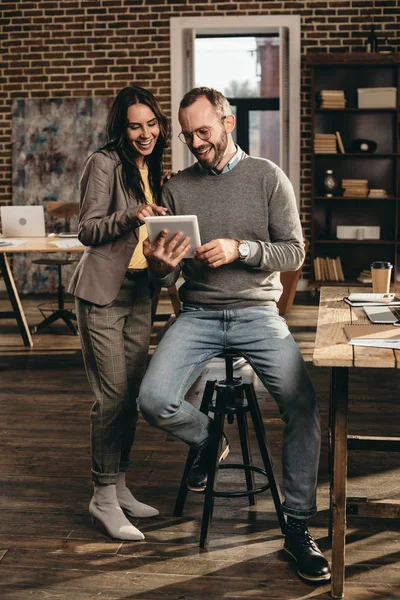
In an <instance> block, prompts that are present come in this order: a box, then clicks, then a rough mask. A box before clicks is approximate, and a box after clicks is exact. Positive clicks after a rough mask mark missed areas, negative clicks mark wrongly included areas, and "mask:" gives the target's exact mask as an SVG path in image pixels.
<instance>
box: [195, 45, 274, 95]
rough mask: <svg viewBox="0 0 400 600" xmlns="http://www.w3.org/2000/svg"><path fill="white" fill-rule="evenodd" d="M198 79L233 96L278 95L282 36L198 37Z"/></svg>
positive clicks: (197, 82)
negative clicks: (280, 41) (280, 39)
mask: <svg viewBox="0 0 400 600" xmlns="http://www.w3.org/2000/svg"><path fill="white" fill-rule="evenodd" d="M195 82H196V83H195V85H196V86H201V85H205V86H208V87H213V88H215V89H217V90H219V91H221V92H222V93H223V94H225V96H227V97H229V98H246V97H253V98H258V97H260V96H263V97H267V98H273V97H275V98H277V97H278V96H279V37H271V36H268V37H265V36H239V37H238V36H236V37H220V38H219V37H201V38H196V42H195Z"/></svg>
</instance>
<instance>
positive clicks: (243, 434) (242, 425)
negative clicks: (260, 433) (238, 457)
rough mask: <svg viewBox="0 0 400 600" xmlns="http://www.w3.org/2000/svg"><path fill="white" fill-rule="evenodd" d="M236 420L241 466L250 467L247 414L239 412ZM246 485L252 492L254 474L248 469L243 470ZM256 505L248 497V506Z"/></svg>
mask: <svg viewBox="0 0 400 600" xmlns="http://www.w3.org/2000/svg"><path fill="white" fill-rule="evenodd" d="M236 420H237V424H238V429H239V437H240V446H241V448H242V456H243V464H244V465H251V464H252V458H251V451H250V443H249V428H248V426H247V414H246V412H245V411H242V410H239V411H238V412H237V414H236ZM245 475H246V485H247V489H248V490H254V489H255V487H256V484H255V481H254V472H253V471H250V469H245ZM255 504H256V497H255V495H254V494H251V495H250V496H249V505H250V506H254V505H255Z"/></svg>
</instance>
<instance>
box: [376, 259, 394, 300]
mask: <svg viewBox="0 0 400 600" xmlns="http://www.w3.org/2000/svg"><path fill="white" fill-rule="evenodd" d="M392 268H393V265H392V264H391V263H390V262H385V261H383V260H376V261H375V262H373V263H372V265H371V275H372V291H373V293H374V294H388V293H389V291H390V279H391V276H392Z"/></svg>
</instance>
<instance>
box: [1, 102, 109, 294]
mask: <svg viewBox="0 0 400 600" xmlns="http://www.w3.org/2000/svg"><path fill="white" fill-rule="evenodd" d="M112 100H113V99H112V98H47V99H31V98H24V99H17V100H15V101H14V103H13V107H12V178H13V179H12V201H13V204H16V205H26V204H42V205H43V206H44V209H45V220H46V230H47V233H52V232H60V231H63V230H64V227H65V224H64V220H63V219H60V218H56V217H53V216H50V215H49V214H48V213H47V211H46V204H47V202H49V201H53V200H57V201H67V202H79V188H78V185H79V178H80V174H81V171H82V167H83V165H84V162H85V160H86V158H87V157H88V156H90V154H91V153H92V152H94V151H95V150H97V149H98V148H100V147H101V146H103V145H104V144H105V141H106V136H105V126H106V120H107V114H108V110H109V108H110V106H111V103H112ZM77 228H78V222H77V218H76V219H75V220H74V219H71V222H70V230H71V232H73V231H76V230H77ZM56 256H57V257H58V256H59V257H64V256H65V253H64V254H63V253H60V254H57V255H56ZM37 258H41V255H32V254H22V253H21V254H15V255H14V256H13V275H14V279H15V282H16V285H17V287H18V290H19V292H20V293H21V294H28V293H47V292H56V291H57V286H58V279H57V268H56V267H49V266H43V265H36V264H33V263H32V260H35V259H37ZM75 266H76V265H71V266H64V267H63V270H62V275H63V285H64V286H65V287H66V286H67V284H68V281H69V279H70V277H71V275H72V272H73V270H74V267H75Z"/></svg>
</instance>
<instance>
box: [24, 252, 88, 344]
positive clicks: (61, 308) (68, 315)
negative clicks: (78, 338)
mask: <svg viewBox="0 0 400 600" xmlns="http://www.w3.org/2000/svg"><path fill="white" fill-rule="evenodd" d="M78 260H79V259H77V258H71V259H68V258H65V259H63V258H38V259H37V260H33V261H32V262H33V263H35V264H37V265H46V266H56V267H57V269H58V288H57V309H56V310H55V311H53V312H52V313H51V315H49V316H48V317H46V318H45V319H43V321H41V322H40V323H38V324H37V325H35V326H34V327H33V328H32V333H39V332H40V331H42V329H44V328H45V327H48V326H49V325H51V324H52V323H54V321H57V320H58V319H62V320H63V321H64V323H65V324H66V325H67V326H68V327H69V329H70V331H71V333H73V335H78V331H77V329H76V327H75V325H74V323H73V322H72V320H74V321H76V315H75V313H74V312H73V311H72V310H69V309H68V308H65V305H64V286H63V284H62V274H61V267H62V266H63V265H71V264H73V263H76V262H78ZM41 306H42V305H39V310H41ZM42 314H43V316H44V311H43V312H42Z"/></svg>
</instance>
